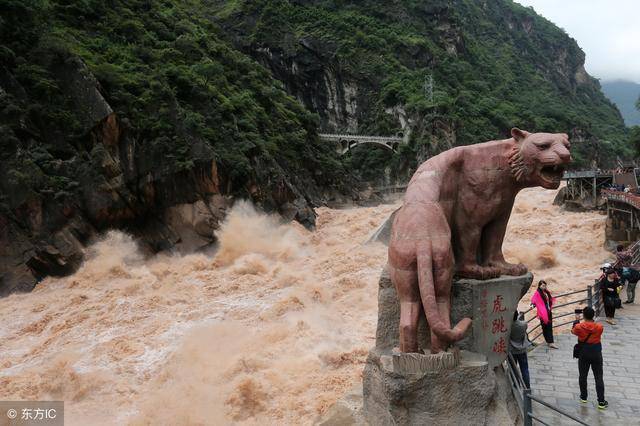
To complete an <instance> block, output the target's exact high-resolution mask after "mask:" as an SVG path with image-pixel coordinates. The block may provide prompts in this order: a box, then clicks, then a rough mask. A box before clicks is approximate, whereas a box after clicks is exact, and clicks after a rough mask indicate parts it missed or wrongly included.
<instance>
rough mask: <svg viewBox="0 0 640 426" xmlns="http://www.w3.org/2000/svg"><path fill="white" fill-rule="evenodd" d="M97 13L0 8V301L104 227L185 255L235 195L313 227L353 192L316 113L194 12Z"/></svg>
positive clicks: (139, 6)
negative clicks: (327, 206) (324, 207)
mask: <svg viewBox="0 0 640 426" xmlns="http://www.w3.org/2000/svg"><path fill="white" fill-rule="evenodd" d="M108 3H109V4H106V3H104V2H92V1H89V2H83V3H74V4H69V3H68V2H63V1H60V2H58V1H52V2H29V3H22V2H11V1H9V2H7V1H2V4H1V6H2V10H3V16H2V20H3V25H2V26H0V28H1V33H0V36H1V43H0V55H2V62H1V63H2V65H0V135H1V139H0V295H6V294H8V293H10V292H13V291H27V290H30V289H32V288H33V287H34V285H35V284H36V283H37V281H38V280H40V279H42V278H43V277H45V276H47V275H64V274H68V273H70V272H72V271H73V270H74V269H75V268H76V267H77V266H78V265H79V263H80V262H81V261H82V257H83V247H84V246H85V245H86V244H87V243H88V242H90V241H91V240H92V239H93V238H94V237H96V236H97V235H99V233H100V232H102V231H104V230H107V229H110V228H119V229H124V230H126V231H128V232H130V233H132V234H134V235H135V236H137V237H139V240H140V241H141V243H142V246H143V247H144V248H146V249H147V250H148V251H150V252H154V251H158V250H165V249H171V248H177V249H184V250H194V249H200V248H204V247H207V246H209V245H211V244H213V243H215V237H214V234H213V232H214V230H215V229H217V227H218V224H219V223H220V221H221V220H222V219H223V217H224V214H225V211H226V209H227V208H228V207H229V206H230V205H231V203H232V202H233V200H234V199H237V198H246V199H250V200H252V201H253V202H254V203H255V204H257V205H258V206H260V207H261V208H263V209H264V210H266V211H269V212H277V213H279V214H280V215H282V216H283V218H284V219H285V220H294V219H295V220H297V221H299V222H300V223H302V224H304V225H305V226H308V227H312V226H313V225H314V223H315V213H314V211H313V207H314V206H316V205H320V204H323V203H325V202H326V201H327V200H330V199H332V198H335V197H350V196H351V189H350V187H349V186H347V184H348V183H350V180H349V175H348V173H347V172H345V169H344V168H343V166H342V165H341V164H340V162H339V161H338V158H337V155H336V154H335V153H334V149H333V147H331V146H328V145H326V144H324V143H322V142H320V141H319V140H318V138H317V135H316V127H317V119H316V118H315V117H314V116H313V115H311V114H310V113H309V112H307V111H306V110H304V108H303V107H302V106H301V105H300V104H299V103H297V102H296V101H295V100H294V99H292V98H290V97H289V96H287V94H286V93H285V92H284V91H283V89H282V88H281V86H280V85H279V83H278V82H277V81H276V80H274V79H273V78H272V77H271V76H270V75H269V73H268V72H266V71H265V70H264V69H263V68H261V67H260V66H259V65H258V64H256V63H255V62H253V61H251V60H250V59H248V58H246V57H245V56H244V55H243V54H241V53H239V52H237V51H235V50H234V49H233V48H231V47H229V46H228V45H227V44H226V43H225V42H223V41H221V40H220V39H219V38H218V36H217V35H216V32H217V27H215V26H213V25H212V24H210V22H209V21H208V20H207V19H205V18H193V17H192V15H193V13H194V12H195V11H196V10H197V7H196V5H192V4H190V3H180V4H177V3H176V4H168V3H167V2H155V1H151V2H149V1H126V2H125V1H113V2H108ZM5 6H6V7H5ZM5 10H6V11H7V13H6V15H5V13H4V11H5Z"/></svg>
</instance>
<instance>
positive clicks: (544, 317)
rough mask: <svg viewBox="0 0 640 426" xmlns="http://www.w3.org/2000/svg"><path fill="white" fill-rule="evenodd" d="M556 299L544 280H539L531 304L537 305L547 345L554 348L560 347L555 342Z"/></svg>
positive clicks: (537, 313) (537, 312)
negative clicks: (554, 318) (554, 315)
mask: <svg viewBox="0 0 640 426" xmlns="http://www.w3.org/2000/svg"><path fill="white" fill-rule="evenodd" d="M555 301H556V299H555V298H554V297H551V292H549V290H547V283H546V282H545V281H544V280H540V281H539V282H538V290H537V291H536V292H535V293H533V297H531V304H532V305H533V306H535V307H536V315H537V317H538V318H539V319H540V327H541V328H542V334H543V335H544V340H545V342H547V346H549V347H550V348H553V349H558V347H557V346H556V345H555V344H554V343H553V316H552V314H551V310H552V308H553V304H554V303H555Z"/></svg>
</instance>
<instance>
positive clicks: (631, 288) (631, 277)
mask: <svg viewBox="0 0 640 426" xmlns="http://www.w3.org/2000/svg"><path fill="white" fill-rule="evenodd" d="M622 279H623V280H624V281H625V282H626V283H627V301H626V302H624V303H633V301H634V299H635V298H636V285H637V284H638V281H640V271H638V270H637V269H634V268H631V267H629V268H622Z"/></svg>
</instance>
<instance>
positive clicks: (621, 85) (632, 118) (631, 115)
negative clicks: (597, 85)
mask: <svg viewBox="0 0 640 426" xmlns="http://www.w3.org/2000/svg"><path fill="white" fill-rule="evenodd" d="M601 86H602V91H603V92H604V94H605V95H606V96H607V97H608V98H609V99H611V102H613V103H614V104H616V105H617V106H618V109H619V110H620V113H621V114H622V117H623V118H624V122H625V124H626V125H627V126H640V111H638V110H637V109H636V105H635V104H636V101H637V100H638V96H640V84H638V83H634V82H633V81H625V80H616V81H603V82H602V83H601Z"/></svg>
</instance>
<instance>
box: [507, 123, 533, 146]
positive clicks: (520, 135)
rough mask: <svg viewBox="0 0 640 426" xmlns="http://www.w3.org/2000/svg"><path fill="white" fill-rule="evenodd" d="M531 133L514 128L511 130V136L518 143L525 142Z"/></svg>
mask: <svg viewBox="0 0 640 426" xmlns="http://www.w3.org/2000/svg"><path fill="white" fill-rule="evenodd" d="M530 134H531V133H529V132H527V131H526V130H520V129H518V128H517V127H514V128H513V129H511V136H512V137H513V138H514V139H515V140H516V141H517V142H522V141H523V140H524V138H526V137H527V136H529V135H530Z"/></svg>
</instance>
